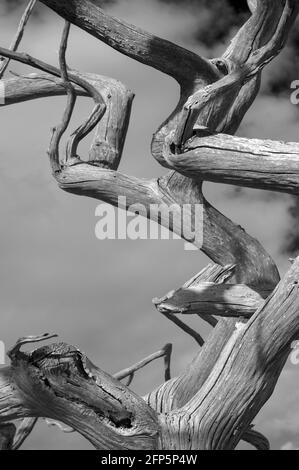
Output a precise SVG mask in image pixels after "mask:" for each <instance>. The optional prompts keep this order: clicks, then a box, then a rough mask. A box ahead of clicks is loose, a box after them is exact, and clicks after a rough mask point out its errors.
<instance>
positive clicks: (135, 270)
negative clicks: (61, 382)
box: [0, 0, 299, 449]
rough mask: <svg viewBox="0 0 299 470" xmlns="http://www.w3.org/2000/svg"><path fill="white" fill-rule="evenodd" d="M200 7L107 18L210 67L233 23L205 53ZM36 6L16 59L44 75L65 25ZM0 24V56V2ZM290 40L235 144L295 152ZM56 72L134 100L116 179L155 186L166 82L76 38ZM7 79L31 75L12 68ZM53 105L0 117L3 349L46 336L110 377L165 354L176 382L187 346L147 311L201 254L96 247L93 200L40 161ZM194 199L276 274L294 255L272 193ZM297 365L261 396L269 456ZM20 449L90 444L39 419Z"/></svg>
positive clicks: (212, 190)
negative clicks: (100, 81)
mask: <svg viewBox="0 0 299 470" xmlns="http://www.w3.org/2000/svg"><path fill="white" fill-rule="evenodd" d="M221 1H222V0H221ZM178 3H182V2H178ZM199 3H200V5H199V6H196V7H194V4H193V6H192V2H190V6H188V8H187V7H186V4H184V8H183V9H182V6H179V5H174V4H173V2H169V1H163V2H159V1H158V0H121V1H120V2H114V3H113V4H112V5H111V6H110V7H109V9H110V11H111V12H112V13H113V14H114V15H115V16H118V17H120V18H123V19H124V20H126V21H128V22H131V23H133V24H136V25H138V26H140V27H142V28H144V29H147V30H148V31H150V32H153V33H155V34H158V35H159V36H162V37H164V38H167V39H169V40H171V41H175V42H177V43H178V44H180V45H183V46H184V47H187V48H189V49H191V50H193V51H195V52H198V53H201V54H204V55H207V56H209V57H212V56H217V55H218V54H220V53H221V51H222V50H223V49H224V48H225V45H227V41H228V37H227V34H226V33H227V32H228V31H230V33H229V34H232V33H233V30H234V28H235V27H236V26H235V25H236V24H238V23H239V21H241V18H243V16H242V17H239V16H236V15H231V13H229V12H230V11H231V10H229V9H227V8H228V7H227V6H226V15H227V16H226V18H228V20H227V21H228V23H227V24H226V26H225V28H224V27H223V26H222V24H221V25H220V26H219V30H214V32H215V34H214V35H213V34H212V33H211V31H210V30H209V33H210V34H209V39H208V41H207V40H205V39H204V38H205V37H206V36H207V35H206V34H203V32H202V31H203V30H204V28H206V29H207V28H208V25H209V24H212V23H211V22H212V21H214V18H215V14H217V16H218V17H219V16H220V15H219V8H220V7H219V1H216V2H215V5H216V6H215V9H214V8H212V9H211V8H210V7H209V5H211V4H212V2H210V3H209V2H204V1H202V2H199ZM223 4H224V0H223ZM213 5H214V4H213ZM222 6H223V5H222ZM39 8H40V10H39V12H40V13H39V15H38V16H36V17H35V19H33V20H32V21H31V22H30V25H29V26H28V28H27V30H26V34H25V37H24V40H23V42H22V46H21V50H22V51H26V52H28V53H30V54H32V55H34V56H36V57H39V58H41V59H43V60H45V61H47V62H50V63H53V64H54V63H57V52H58V45H59V40H60V34H61V31H62V27H63V21H62V20H61V19H60V18H59V17H58V16H57V15H55V14H54V13H52V12H50V11H48V10H47V9H46V8H45V7H43V6H40V7H39ZM107 8H108V7H107ZM215 12H216V13H215ZM217 12H218V13H217ZM195 13H196V14H195ZM0 14H1V16H0V31H1V33H0V38H1V45H2V46H8V45H9V43H10V41H11V38H12V36H13V35H14V31H15V28H16V24H17V21H18V16H19V15H20V11H14V12H7V11H6V9H5V8H4V3H2V4H1V5H0ZM242 15H243V14H242ZM222 16H224V15H222ZM214 24H215V23H214ZM228 26H229V27H228ZM208 29H209V28H208ZM297 29H298V28H297ZM221 31H222V33H221ZM218 33H219V34H218ZM296 41H297V36H296V34H294V36H293V39H292V42H291V43H290V46H289V47H288V49H287V50H286V51H285V52H284V53H283V54H282V56H281V57H280V58H278V59H277V60H276V61H275V63H273V64H271V66H270V67H269V68H268V69H267V70H266V72H265V75H264V79H263V86H262V92H261V94H260V96H259V98H258V99H257V101H256V102H255V104H254V105H253V107H252V108H251V110H250V111H249V113H248V114H247V116H246V118H245V120H244V122H243V124H242V126H241V127H240V129H239V132H238V134H239V135H242V136H248V137H259V138H273V139H278V140H286V141H296V140H297V136H298V132H297V129H298V120H299V112H298V107H296V106H294V105H292V104H291V102H290V93H291V91H290V83H291V82H292V81H293V80H295V79H299V74H298V75H296V74H297V66H296V59H297V54H296V50H295V49H294V47H295V45H296V44H297V43H296ZM68 62H69V65H70V66H71V67H73V68H76V69H80V70H82V71H86V72H94V73H99V74H101V75H107V76H110V77H114V78H116V79H119V80H121V81H122V82H123V83H125V84H126V85H127V86H128V87H129V88H130V89H132V90H133V91H134V93H135V94H136V97H135V100H134V105H133V111H132V119H131V123H130V127H129V133H128V138H127V141H126V146H125V150H124V155H123V159H122V162H121V165H120V168H119V170H120V171H122V172H123V173H126V174H130V175H135V176H138V177H145V178H152V177H157V176H159V175H162V174H164V173H165V170H164V169H162V168H161V167H159V165H158V164H157V163H156V162H155V161H154V160H153V158H152V157H151V154H150V141H151V136H152V134H153V132H154V131H155V130H156V129H157V128H158V126H159V125H160V123H161V122H162V121H163V120H164V119H165V118H166V117H167V116H168V115H169V114H170V112H171V111H172V110H173V108H174V106H175V104H176V102H177V99H178V93H179V90H178V86H177V84H176V83H175V82H174V81H173V80H172V79H170V78H169V77H167V76H165V75H163V74H161V73H160V72H158V71H156V70H153V69H151V68H149V67H146V66H143V65H141V64H138V63H137V62H134V61H133V60H131V59H129V58H126V57H124V56H122V55H120V54H119V53H117V52H116V51H114V50H112V49H110V48H109V47H108V46H106V45H104V44H101V43H100V42H99V41H97V40H96V39H94V38H92V37H89V36H88V35H87V34H86V33H84V32H82V31H80V30H79V29H78V28H75V27H73V28H72V31H71V37H70V43H69V49H68ZM298 63H299V61H298ZM9 70H12V71H14V72H16V73H24V72H27V71H29V69H27V68H26V67H24V66H21V65H19V64H16V63H13V64H10V67H9ZM30 71H32V70H31V69H30ZM64 105H65V98H64V97H59V98H51V99H45V100H39V101H36V102H30V103H23V104H19V105H18V106H17V107H16V106H12V107H6V108H3V109H1V113H0V126H1V131H2V135H1V147H0V200H1V201H2V203H1V204H0V217H1V231H0V243H1V263H0V299H1V301H0V312H1V319H2V321H1V333H0V340H2V341H4V342H5V344H6V345H7V347H10V346H11V345H12V344H13V343H14V342H15V340H16V339H17V338H18V337H20V336H25V335H32V334H40V333H44V332H49V333H57V334H59V337H60V339H61V340H63V341H66V342H67V343H70V344H74V345H75V346H77V347H79V348H80V349H81V350H83V351H84V352H86V354H87V355H88V356H89V357H90V358H91V359H92V360H93V362H95V363H96V364H98V365H99V367H101V368H102V369H104V370H106V371H107V372H110V373H113V372H116V371H118V370H120V369H123V368H125V367H127V366H129V365H130V364H132V363H134V362H136V361H138V360H140V359H142V358H143V357H145V356H147V355H149V354H150V353H152V352H154V351H156V350H158V349H160V348H161V346H163V345H164V344H166V343H168V342H172V343H173V345H174V355H173V362H172V369H173V371H172V372H173V376H175V375H177V374H179V373H180V371H182V370H183V369H184V368H185V367H186V365H187V364H188V363H189V362H190V361H191V359H192V358H193V357H194V355H195V354H196V351H197V346H196V344H195V343H194V342H192V339H191V338H189V337H188V336H186V335H185V334H184V333H181V332H180V330H178V329H177V327H175V326H174V325H172V324H170V323H169V322H167V320H166V319H165V318H164V317H162V316H161V315H160V314H159V313H158V312H157V311H156V310H155V308H154V307H153V305H152V302H151V300H152V298H154V297H159V296H162V295H164V294H166V293H167V292H169V291H170V290H172V289H174V288H177V287H179V286H181V285H182V284H184V283H185V282H186V281H187V280H188V279H190V278H191V277H192V276H193V275H195V274H196V273H197V272H199V271H200V270H201V269H202V268H203V267H205V266H206V265H207V264H208V262H209V260H208V258H207V257H206V256H205V255H203V254H202V253H200V252H194V251H191V252H189V251H185V250H184V243H183V242H182V241H165V240H161V241H149V240H148V241H130V240H126V241H121V240H113V241H99V240H97V238H96V236H95V226H96V222H97V218H96V217H95V210H96V207H97V205H98V204H99V202H98V201H96V200H92V199H87V198H80V197H77V196H74V195H70V194H67V193H64V192H62V191H61V190H59V189H58V188H57V185H56V183H55V181H54V180H53V178H52V177H51V172H50V169H49V163H48V161H47V155H46V150H47V147H48V143H49V138H50V128H51V127H53V125H55V124H56V123H57V122H59V120H60V117H61V113H62V111H63V109H64ZM90 109H91V103H90V102H89V101H88V100H86V99H80V100H79V104H78V107H77V109H76V116H75V118H74V121H73V122H72V126H74V127H75V126H76V124H78V123H81V122H82V121H83V119H84V118H85V117H86V116H87V115H88V113H89V112H90ZM86 148H87V145H85V146H83V147H82V148H81V151H82V152H83V151H84V150H86ZM204 193H205V195H206V197H207V199H208V200H209V201H210V202H211V203H212V204H213V205H215V206H216V207H217V209H219V210H220V211H222V212H223V213H224V214H225V215H227V216H228V217H230V218H231V219H232V220H234V221H235V222H237V223H238V224H240V225H242V226H243V227H244V228H246V230H247V231H248V232H249V233H250V234H251V235H253V236H255V237H256V238H258V239H259V240H260V241H261V243H262V244H263V245H264V246H265V248H266V249H267V251H268V252H269V253H270V254H271V255H272V256H273V258H274V259H275V261H276V262H277V264H278V266H279V269H280V272H281V274H282V275H283V274H284V273H285V272H286V270H287V269H288V267H289V261H288V258H289V257H290V256H292V255H294V254H296V251H297V247H298V246H297V245H298V244H297V238H298V230H297V228H299V223H298V219H299V218H298V217H297V213H298V210H299V205H296V203H297V201H296V200H294V198H291V197H290V196H287V195H283V194H275V193H268V192H262V191H258V190H239V189H238V190H237V189H236V188H233V187H230V186H224V185H220V184H218V185H217V184H212V183H209V184H205V186H204ZM188 321H189V324H191V325H192V326H193V327H195V328H197V329H198V330H199V331H200V332H201V333H202V334H203V335H204V336H207V334H208V327H206V326H205V325H204V324H203V323H201V321H200V320H199V319H195V318H191V319H189V320H188ZM162 366H163V364H162V363H156V364H154V365H152V366H149V367H148V369H147V370H146V371H145V372H144V373H140V374H138V375H137V376H136V380H135V382H134V384H133V388H134V390H136V391H137V392H138V393H140V394H142V395H143V394H146V393H147V392H148V391H150V390H152V389H154V388H155V387H156V386H157V385H159V384H160V383H161V382H162V379H163V367H162ZM298 367H299V366H294V365H292V364H291V362H290V361H289V362H288V364H287V365H286V368H285V370H284V372H283V374H282V377H281V379H280V381H279V384H278V386H277V389H276V391H275V393H274V395H273V397H272V398H271V400H270V401H269V403H268V404H267V405H266V406H265V407H264V409H263V410H262V412H261V413H260V414H259V416H258V417H257V419H256V420H255V423H256V425H257V429H259V430H260V431H262V432H264V433H265V434H266V435H267V437H268V438H269V439H270V441H271V445H272V448H273V449H278V448H281V447H283V448H286V449H290V448H297V447H299V432H298V431H299V406H298V402H299V400H298V399H299V392H298V390H299V387H298V385H299V369H298ZM24 448H25V449H74V448H76V449H88V448H91V446H90V445H89V443H88V442H87V441H85V440H84V439H83V438H82V437H81V436H79V435H77V434H76V433H74V434H62V433H61V431H59V430H58V429H56V428H52V427H51V428H49V427H48V426H47V425H46V424H45V423H44V422H43V421H41V422H40V423H39V425H38V426H37V428H36V429H35V430H34V432H33V433H32V435H31V436H30V438H29V439H28V440H27V441H26V443H25V445H24Z"/></svg>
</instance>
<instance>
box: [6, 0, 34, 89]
mask: <svg viewBox="0 0 299 470" xmlns="http://www.w3.org/2000/svg"><path fill="white" fill-rule="evenodd" d="M36 3H37V0H30V1H29V3H28V5H27V7H26V9H25V11H24V13H23V16H22V18H21V21H20V24H19V27H18V30H17V33H16V36H15V38H14V40H13V42H12V43H11V45H10V49H11V50H12V51H16V50H17V49H18V47H19V45H20V43H21V41H22V38H23V35H24V32H25V28H26V25H27V23H28V21H29V19H30V17H31V15H32V12H33V10H34V7H35V5H36ZM9 62H10V59H2V60H0V80H1V78H2V77H3V75H4V73H5V71H6V69H7V67H8V66H9Z"/></svg>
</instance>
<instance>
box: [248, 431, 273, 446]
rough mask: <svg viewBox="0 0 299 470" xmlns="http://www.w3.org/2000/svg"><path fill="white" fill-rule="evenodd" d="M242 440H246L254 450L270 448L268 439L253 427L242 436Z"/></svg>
mask: <svg viewBox="0 0 299 470" xmlns="http://www.w3.org/2000/svg"><path fill="white" fill-rule="evenodd" d="M242 441H245V442H248V444H250V445H252V446H253V447H255V448H256V450H270V442H269V440H268V439H267V438H266V437H265V436H264V435H263V434H262V433H260V432H258V431H256V430H255V429H249V430H248V431H246V432H245V433H244V434H243V436H242Z"/></svg>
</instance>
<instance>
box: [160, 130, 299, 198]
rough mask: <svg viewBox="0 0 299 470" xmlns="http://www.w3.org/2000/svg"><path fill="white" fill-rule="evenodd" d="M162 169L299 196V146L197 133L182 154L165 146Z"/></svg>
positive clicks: (207, 131) (294, 143)
mask: <svg viewBox="0 0 299 470" xmlns="http://www.w3.org/2000/svg"><path fill="white" fill-rule="evenodd" d="M164 158H165V166H167V167H168V168H171V169H174V170H176V171H178V172H180V173H182V174H184V175H186V176H189V177H193V178H200V179H203V180H206V181H213V182H216V183H219V182H221V183H227V184H232V185H237V186H243V187H251V188H257V189H266V190H269V191H281V192H285V193H290V194H299V144H298V143H296V142H288V143H284V142H278V141H271V140H258V139H245V138H241V137H232V136H229V135H225V134H213V133H211V132H209V130H208V129H202V130H197V132H196V136H195V137H193V139H191V140H189V142H188V144H187V146H186V148H185V150H184V152H183V153H176V152H173V151H172V147H171V145H169V146H168V147H165V151H164Z"/></svg>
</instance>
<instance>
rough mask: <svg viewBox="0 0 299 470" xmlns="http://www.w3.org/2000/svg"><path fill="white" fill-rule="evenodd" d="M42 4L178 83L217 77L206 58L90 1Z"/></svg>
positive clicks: (46, 0)
mask: <svg viewBox="0 0 299 470" xmlns="http://www.w3.org/2000/svg"><path fill="white" fill-rule="evenodd" d="M41 3H44V4H45V5H46V6H48V7H49V8H51V9H52V10H54V11H55V12H56V13H58V15H60V16H61V17H62V18H64V19H66V20H68V21H70V22H71V23H73V24H75V25H76V26H79V28H81V29H83V30H84V31H86V32H87V33H89V34H91V35H92V36H94V37H96V38H97V39H100V40H101V41H103V42H105V43H106V44H108V45H109V46H111V47H113V49H116V50H117V51H119V52H121V53H122V54H124V55H126V56H128V57H131V58H132V59H134V60H137V61H138V62H141V63H142V64H145V65H149V66H151V67H154V68H155V69H157V70H160V71H161V72H163V73H166V74H167V75H170V76H172V77H173V78H175V79H176V80H177V81H178V82H185V81H186V77H190V78H191V77H194V76H195V75H197V76H198V75H201V76H202V77H203V78H205V79H207V78H208V79H209V80H216V79H217V78H218V74H217V69H216V68H215V67H214V66H213V65H212V64H211V63H210V62H209V61H208V60H207V59H204V58H202V57H200V56H198V55H197V54H194V53H192V52H190V51H188V50H186V49H183V48H182V47H179V46H177V45H175V44H173V43H171V42H169V41H166V40H165V39H161V38H158V37H156V36H153V35H152V34H149V33H147V32H145V31H142V30H141V29H140V28H137V27H136V26H133V25H129V24H127V23H125V22H124V21H123V20H119V19H117V18H114V17H112V16H110V15H108V14H107V13H105V12H104V11H103V10H102V8H100V7H99V6H98V5H95V4H94V3H93V2H92V1H90V0H41Z"/></svg>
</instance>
